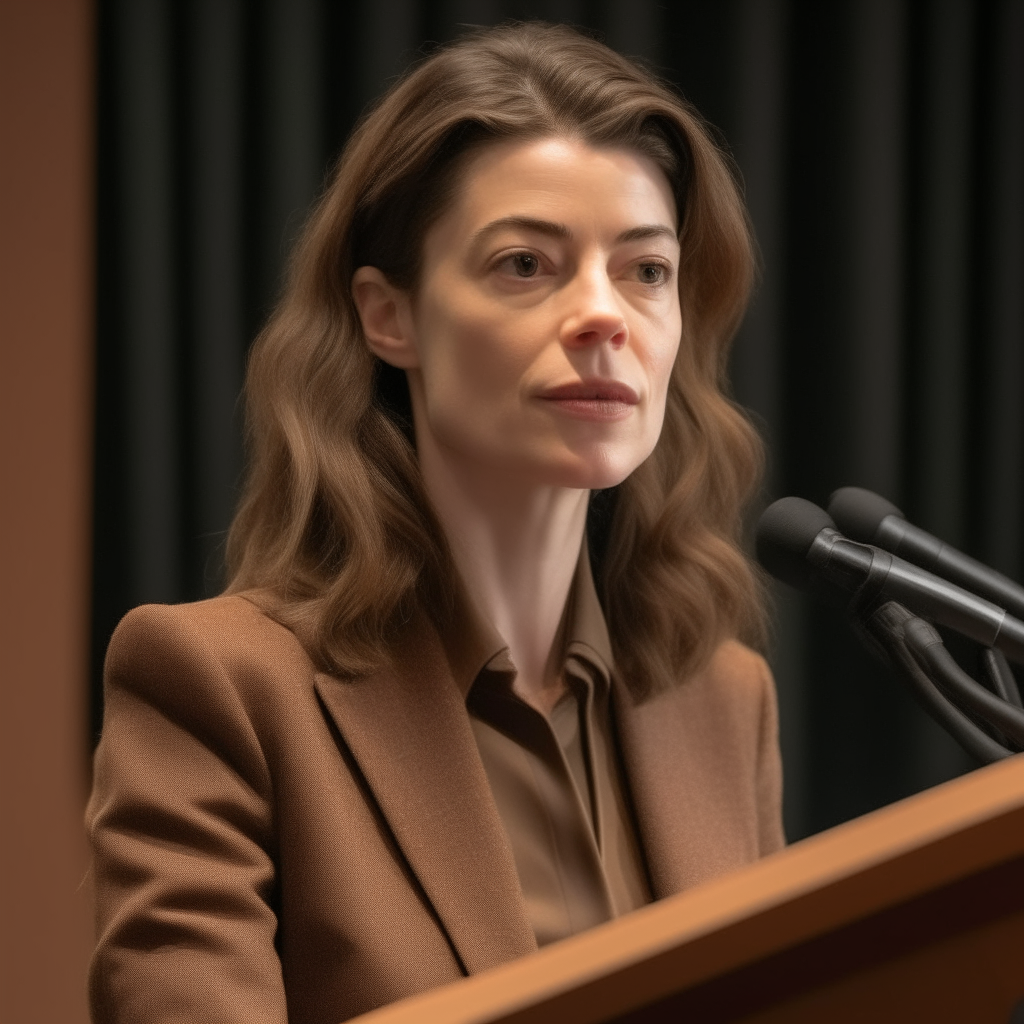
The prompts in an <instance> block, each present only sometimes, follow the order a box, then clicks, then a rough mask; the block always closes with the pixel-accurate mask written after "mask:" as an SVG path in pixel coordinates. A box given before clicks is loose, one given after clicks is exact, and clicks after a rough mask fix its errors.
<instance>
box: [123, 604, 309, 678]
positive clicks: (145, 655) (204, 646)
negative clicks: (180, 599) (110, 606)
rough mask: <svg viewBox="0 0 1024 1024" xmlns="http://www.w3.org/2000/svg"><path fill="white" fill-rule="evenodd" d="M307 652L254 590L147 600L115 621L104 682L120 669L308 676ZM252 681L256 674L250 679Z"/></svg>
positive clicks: (138, 673)
mask: <svg viewBox="0 0 1024 1024" xmlns="http://www.w3.org/2000/svg"><path fill="white" fill-rule="evenodd" d="M314 671H315V670H314V668H313V665H312V662H311V661H310V659H309V656H308V655H307V654H306V652H305V650H304V649H303V647H302V645H301V644H300V643H299V641H298V639H297V638H296V636H295V634H294V633H293V632H292V631H291V630H289V629H288V628H287V627H285V626H283V625H282V624H281V623H279V622H277V621H275V619H273V618H272V617H271V616H270V615H268V614H267V612H266V611H265V610H264V609H263V607H261V602H260V600H259V595H258V594H255V593H253V594H248V593H240V594H226V595H222V596H220V597H214V598H210V599H208V600H205V601H195V602H191V603H187V604H170V605H168V604H146V605H140V606H139V607H138V608H134V609H132V611H130V612H128V614H127V615H125V617H124V618H123V619H122V620H121V622H120V623H119V624H118V627H117V629H116V630H115V631H114V634H113V636H112V637H111V640H110V645H109V647H108V648H107V658H106V667H105V675H106V677H107V680H108V682H109V681H112V680H117V679H118V678H119V677H121V676H123V675H129V676H131V677H132V678H135V679H139V678H146V677H150V676H152V677H160V676H164V675H166V674H168V673H169V672H173V673H174V675H175V676H176V677H178V678H179V679H184V678H187V677H191V678H197V677H199V676H208V675H209V674H210V673H215V674H226V675H228V676H230V677H232V678H238V677H250V678H252V677H254V676H255V677H260V676H265V675H267V674H268V672H269V673H271V674H273V675H274V676H275V677H278V678H279V677H280V676H281V675H282V673H285V674H297V675H299V676H304V677H309V676H311V675H312V674H313V673H314ZM254 681H255V680H254Z"/></svg>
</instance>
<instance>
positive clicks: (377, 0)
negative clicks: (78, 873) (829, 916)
mask: <svg viewBox="0 0 1024 1024" xmlns="http://www.w3.org/2000/svg"><path fill="white" fill-rule="evenodd" d="M509 17H515V18H544V19H547V20H550V21H564V22H572V23H575V24H578V25H581V26H586V27H587V28H589V29H592V30H595V31H597V32H598V33H600V34H601V35H602V36H603V38H605V39H606V41H607V42H608V43H609V44H610V45H611V46H613V47H616V48H618V49H619V50H621V51H622V52H624V53H627V54H632V55H638V56H640V57H642V58H644V59H645V60H647V61H648V62H649V63H650V64H652V65H653V66H654V67H655V68H656V69H657V70H658V71H659V72H660V73H661V74H662V75H664V76H665V77H667V78H668V79H670V80H671V81H672V82H674V83H676V84H677V85H678V86H679V88H680V89H681V90H682V92H683V93H684V94H685V95H686V96H687V97H688V98H690V99H691V100H693V101H694V102H695V103H696V104H697V106H698V107H699V108H700V109H701V110H702V111H703V113H704V114H705V115H706V116H707V118H708V119H709V120H710V121H711V122H712V124H714V125H715V126H716V129H717V130H718V131H719V132H720V133H721V138H722V140H723V143H724V144H725V145H726V146H727V147H728V148H729V149H730V150H731V151H732V152H733V154H734V156H735V158H736V160H737V162H738V164H739V167H740V168H741V170H742V173H743V176H744V179H745V183H746V189H747V197H748V200H749V205H750V209H751V212H752V216H753V220H754V223H755V226H756V230H757V234H758V238H759V241H760V246H761V251H762V257H763V275H762V281H761V284H760V288H759V291H758V294H757V297H756V300H755V303H754V305H753V307H752V309H751V312H750V314H749V316H748V318H747V322H746V324H745V326H744V328H743V331H742V333H741V336H740V338H739V341H738V344H737V347H736V351H735V356H734V360H733V379H734V382H735V391H736V397H737V398H738V399H739V401H740V402H742V403H743V404H744V405H746V406H747V407H748V408H749V409H750V410H751V412H752V414H753V416H754V418H755V419H756V421H757V422H758V424H759V426H760V427H761V428H762V430H763V432H764V434H765V436H766V438H767V440H768V442H769V444H770V448H771V453H772V454H771V466H770V472H769V477H768V481H767V484H766V489H765V494H764V496H763V498H764V501H767V500H769V499H770V498H774V497H777V496H780V495H782V494H800V495H803V496H805V497H808V498H810V499H812V500H814V501H816V502H818V503H819V504H824V503H825V502H826V501H827V498H828V495H829V493H830V491H831V490H832V489H833V488H835V487H838V486H841V485H844V484H859V485H862V486H866V487H870V488H872V489H873V490H877V491H879V492H881V493H883V494H885V495H886V496H887V497H889V498H890V499H892V500H893V501H895V502H896V503H897V504H899V505H900V506H901V507H902V508H903V509H904V510H905V511H906V512H907V514H908V515H909V516H910V517H911V518H912V519H913V520H914V521H916V522H917V523H918V524H919V525H921V526H923V527H925V528H927V529H929V530H931V531H933V532H934V533H936V534H938V535H940V536H941V537H943V538H944V539H946V540H947V541H950V542H952V543H953V544H955V545H957V546H960V547H962V548H964V549H965V550H967V551H968V552H970V553H971V554H973V555H975V556H977V557H979V558H981V559H983V560H984V561H986V562H988V563H990V564H991V565H993V566H995V567H996V568H998V569H1000V570H1001V571H1003V572H1005V573H1007V574H1009V575H1011V576H1014V577H1016V578H1018V579H1020V578H1021V577H1022V576H1024V484H1022V476H1024V413H1022V406H1024V311H1022V298H1021V286H1022V283H1024V258H1022V247H1024V202H1022V196H1024V81H1022V76H1024V3H1022V0H929V2H911V0H833V2H830V3H827V4H823V3H820V2H818V0H788V2H787V0H673V3H671V4H661V3H657V2H655V0H548V2H546V3H545V2H540V0H538V2H536V3H532V4H531V3H515V2H504V0H419V2H417V0H374V2H372V3H371V2H365V0H360V2H351V0H350V2H348V3H342V2H338V0H261V2H247V3H245V2H242V0H190V2H176V3H172V2H170V0H101V2H100V4H99V45H100V93H99V95H100V104H99V174H98V182H99V186H98V211H99V213H98V216H99V253H98V267H99V285H98V287H99V301H98V346H97V378H96V388H97V405H96V410H97V411H96V469H95V473H96V492H95V493H96V498H95V570H94V616H93V651H94V678H95V680H96V685H97V691H96V697H95V700H94V711H95V714H94V721H93V727H94V730H96V729H98V722H99V715H100V708H99V701H100V697H99V690H98V685H99V684H98V681H99V678H100V671H101V665H102V657H103V652H104V649H105V647H106V643H107V641H108V639H109V636H110V633H111V631H112V629H113V627H114V625H115V624H116V622H117V620H118V619H119V617H120V616H121V615H122V614H123V613H124V612H125V611H126V610H127V609H128V608H130V607H131V606H133V605H135V604H138V603H141V602H147V601H185V600H194V599H197V598H201V597H203V596H207V595H211V594H214V593H216V592H217V591H218V589H219V588H220V587H221V585H222V568H221V559H222V553H223V543H224V536H225V530H226V528H227V526H228V523H229V521H230V519H231V514H232V507H233V503H234V500H235V496H236V491H237V486H238V479H239V473H240V468H241V445H240V439H239V409H238V392H239V387H240V382H241V379H242V372H243V364H244V358H245V353H246V348H247V345H248V344H249V342H250V341H251V340H252V338H253V336H254V335H255V333H256V332H257V331H258V330H259V327H260V325H261V323H262V322H263V320H264V318H265V317H266V315H267V312H268V310H269V309H270V308H271V307H272V305H273V303H274V300H275V296H276V294H277V290H278V287H279V282H280V275H281V268H282V264H283V262H284V260H285V259H286V256H287V253H288V249H289V246H290V244H291V242H292V240H293V239H294V238H295V236H296V234H297V232H298V231H299V230H300V228H301V225H302V222H303V218H304V216H305V213H306V210H307V208H308V206H309V203H310V201H311V200H312V199H313V197H314V196H315V195H316V193H317V191H318V189H319V188H320V187H321V185H322V183H323V181H324V176H325V173H326V172H327V170H328V169H329V168H330V166H331V162H332V160H333V159H334V158H335V156H336V155H337V153H338V151H339V149H340V147H341V145H342V143H343V142H344V139H345V137H346V135H347V133H348V131H349V129H350V128H351V126H352V124H353V123H354V121H355V119H356V117H357V116H358V115H359V113H360V111H362V110H363V109H364V107H365V106H366V104H367V103H368V102H369V101H371V100H372V99H373V98H374V97H375V96H377V95H378V94H379V93H380V92H381V91H382V90H383V89H384V88H385V87H386V86H387V84H388V83H389V82H390V81H391V80H393V78H394V76H395V75H397V74H399V73H400V72H401V71H402V69H403V68H404V67H406V66H407V65H408V63H409V62H410V61H412V60H415V59H416V58H417V57H418V56H420V55H421V54H423V53H424V52H429V48H430V46H431V45H432V44H433V43H436V42H439V41H444V40H446V39H449V38H451V37H452V36H454V35H455V34H457V33H458V31H459V26H460V25H466V24H492V23H495V22H498V21H501V20H503V19H505V18H509ZM776 622H777V625H776V630H775V636H774V642H773V652H772V661H773V667H774V669H775V671H776V674H777V678H778V683H779V691H780V699H781V705H782V730H783V746H784V756H785V761H786V773H787V798H786V799H787V802H786V818H787V826H788V830H789V834H790V837H791V838H799V837H801V836H803V835H807V834H809V833H812V832H815V831H817V830H820V829H822V828H825V827H828V826H830V825H832V824H835V823H837V822H839V821H842V820H845V819H847V818H850V817H853V816H855V815H858V814H861V813H864V812H866V811H868V810H871V809H873V808H875V807H878V806H881V805H883V804H886V803H888V802H890V801H892V800H894V799H897V798H899V797H901V796H904V795H907V794H909V793H912V792H915V791H917V790H920V789H922V788H924V787H926V786H929V785H932V784H934V783H936V782H939V781H942V780H944V779H947V778H950V777H952V776H954V775H956V774H958V773H961V772H963V771H965V770H968V769H969V768H970V767H972V765H971V763H970V762H969V760H968V759H967V758H966V757H965V756H964V755H963V754H961V753H960V752H959V750H958V748H957V747H956V746H955V744H953V742H952V741H951V740H949V739H947V738H946V737H945V735H944V734H943V733H942V732H941V731H940V730H939V729H938V727H936V726H933V725H932V723H931V722H930V720H928V719H927V718H926V717H925V715H924V713H923V712H921V711H920V710H919V709H918V708H917V707H916V705H914V704H913V703H912V701H911V700H910V699H909V697H907V695H906V694H905V693H904V691H903V690H902V688H901V687H900V685H899V684H898V683H897V682H896V681H895V680H894V679H893V678H891V677H890V676H889V675H888V673H887V672H886V670H885V669H884V668H882V667H881V666H880V665H879V664H876V663H874V662H872V661H871V660H870V658H869V657H868V656H867V655H865V654H864V653H862V652H861V650H860V648H859V647H858V645H857V643H856V641H855V640H854V639H853V638H852V637H851V634H850V632H849V629H848V627H847V626H846V624H845V623H844V622H843V620H842V618H841V617H840V616H839V615H837V614H835V613H832V612H827V611H823V610H820V609H818V608H816V607H813V606H811V605H809V604H808V603H805V602H804V601H803V599H802V598H799V597H797V596H796V595H794V594H791V593H783V592H780V593H779V594H778V600H777V607H776Z"/></svg>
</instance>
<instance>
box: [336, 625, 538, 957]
mask: <svg viewBox="0 0 1024 1024" xmlns="http://www.w3.org/2000/svg"><path fill="white" fill-rule="evenodd" d="M316 688H317V692H318V693H319V695H320V698H321V700H322V701H323V703H324V705H325V706H326V708H327V710H328V712H329V713H330V715H331V717H332V718H333V720H334V723H335V725H336V726H337V728H338V731H339V732H340V733H341V736H342V738H343V739H344V741H345V743H346V745H347V746H348V748H349V750H350V752H351V754H352V756H353V757H354V758H355V760H356V763H357V764H358V765H359V768H360V770H361V771H362V773H363V775H364V777H365V779H366V782H367V784H368V785H369V787H370V789H371V790H372V792H373V795H374V797H375V798H376V800H377V803H378V806H379V808H380V811H381V813H382V814H383V816H384V818H385V820H386V821H387V822H388V824H389V826H390V828H391V831H392V833H393V835H394V837H395V841H396V842H397V843H398V846H399V848H400V849H401V851H402V853H403V855H404V856H405V858H406V860H407V861H408V863H409V866H410V868H411V870H412V872H413V874H414V875H415V876H416V878H417V880H418V881H419V883H420V885H421V886H422V888H423V891H424V893H425V894H426V896H427V899H429V900H430V902H431V904H432V905H433V908H434V911H435V912H436V913H437V916H438V918H439V919H440V921H441V924H442V925H443V927H444V928H445V930H446V931H447V933H448V937H449V939H450V941H451V943H452V946H453V947H454V949H455V951H456V953H457V954H458V956H459V957H460V958H461V961H462V964H463V966H464V968H465V970H466V972H467V973H469V974H473V973H476V972H478V971H482V970H484V969H486V968H488V967H493V966H495V965H497V964H500V963H504V962H506V961H508V960H512V959H514V958H516V957H518V956H522V955H523V954H525V953H529V952H532V951H534V950H536V948H537V944H536V941H535V939H534V936H533V930H532V928H531V927H530V923H529V920H528V919H527V914H526V905H525V902H524V900H523V895H522V890H521V888H520V885H519V878H518V875H517V873H516V868H515V862H514V860H513V856H512V849H511V847H510V845H509V842H508V839H507V837H506V835H505V831H504V828H503V826H502V823H501V819H500V817H499V815H498V809H497V807H496V806H495V803H494V798H493V796H492V795H491V790H490V786H489V784H488V782H487V776H486V774H485V773H484V768H483V764H482V763H481V761H480V755H479V753H478V752H477V747H476V741H475V740H474V738H473V733H472V729H471V727H470V724H469V717H468V715H467V713H466V708H465V703H464V701H463V698H462V695H461V694H460V693H459V691H458V688H457V687H456V684H455V682H454V680H453V679H452V676H451V672H450V670H449V667H448V663H447V661H446V660H445V657H444V654H443V649H442V647H441V645H440V642H439V640H438V639H437V637H436V634H435V633H434V631H433V629H432V628H431V627H430V626H429V625H427V624H426V623H425V622H423V621H422V619H421V620H420V622H419V623H418V624H417V625H416V626H415V628H410V629H409V630H407V636H406V637H405V639H404V640H403V642H402V643H401V644H400V645H399V649H398V650H397V651H396V656H395V658H394V662H393V665H392V666H391V667H390V668H389V669H387V670H385V671H381V672H379V673H376V674H374V675H372V676H369V677H366V678H363V679H359V680H355V681H342V680H340V679H336V678H334V677H332V676H328V675H323V674H321V675H318V676H317V679H316Z"/></svg>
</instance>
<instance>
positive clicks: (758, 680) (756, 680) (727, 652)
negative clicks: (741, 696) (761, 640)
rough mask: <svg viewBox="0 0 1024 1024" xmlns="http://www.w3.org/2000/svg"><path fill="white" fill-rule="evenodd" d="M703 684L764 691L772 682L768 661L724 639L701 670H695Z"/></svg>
mask: <svg viewBox="0 0 1024 1024" xmlns="http://www.w3.org/2000/svg"><path fill="white" fill-rule="evenodd" d="M697 675H698V678H700V679H701V680H702V681H703V683H704V685H707V686H712V687H720V686H724V687H727V688H736V687H742V688H744V689H754V690H758V691H760V690H763V689H765V687H770V686H771V685H772V672H771V669H770V668H769V667H768V662H767V661H765V659H764V657H763V656H762V655H760V654H758V653H757V651H755V650H753V649H752V648H750V647H747V645H746V644H744V643H741V642H740V641H739V640H735V639H727V640H723V641H722V642H721V643H720V644H719V645H718V646H717V647H716V648H715V651H714V653H713V654H712V655H711V659H710V660H709V661H708V663H707V665H706V666H705V667H704V669H703V670H702V671H700V672H698V673H697Z"/></svg>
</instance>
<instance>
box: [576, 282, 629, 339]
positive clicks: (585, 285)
mask: <svg viewBox="0 0 1024 1024" xmlns="http://www.w3.org/2000/svg"><path fill="white" fill-rule="evenodd" d="M568 291H569V293H570V295H569V298H570V307H569V315H568V316H567V317H566V318H565V321H564V322H563V324H562V343H563V344H564V345H567V346H570V347H572V348H583V347H588V346H591V345H602V344H609V345H611V346H612V347H613V348H621V347H622V346H623V345H625V344H626V341H627V339H628V338H629V330H628V328H627V327H626V320H625V317H623V315H622V309H621V307H620V305H619V299H618V296H617V295H616V293H615V288H614V286H613V284H612V282H611V280H610V279H609V277H608V274H607V272H606V271H605V270H604V268H603V267H602V268H600V269H597V268H593V269H590V270H581V272H580V273H579V274H578V275H577V276H576V279H575V280H574V281H573V282H572V284H571V285H570V287H569V289H568Z"/></svg>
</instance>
